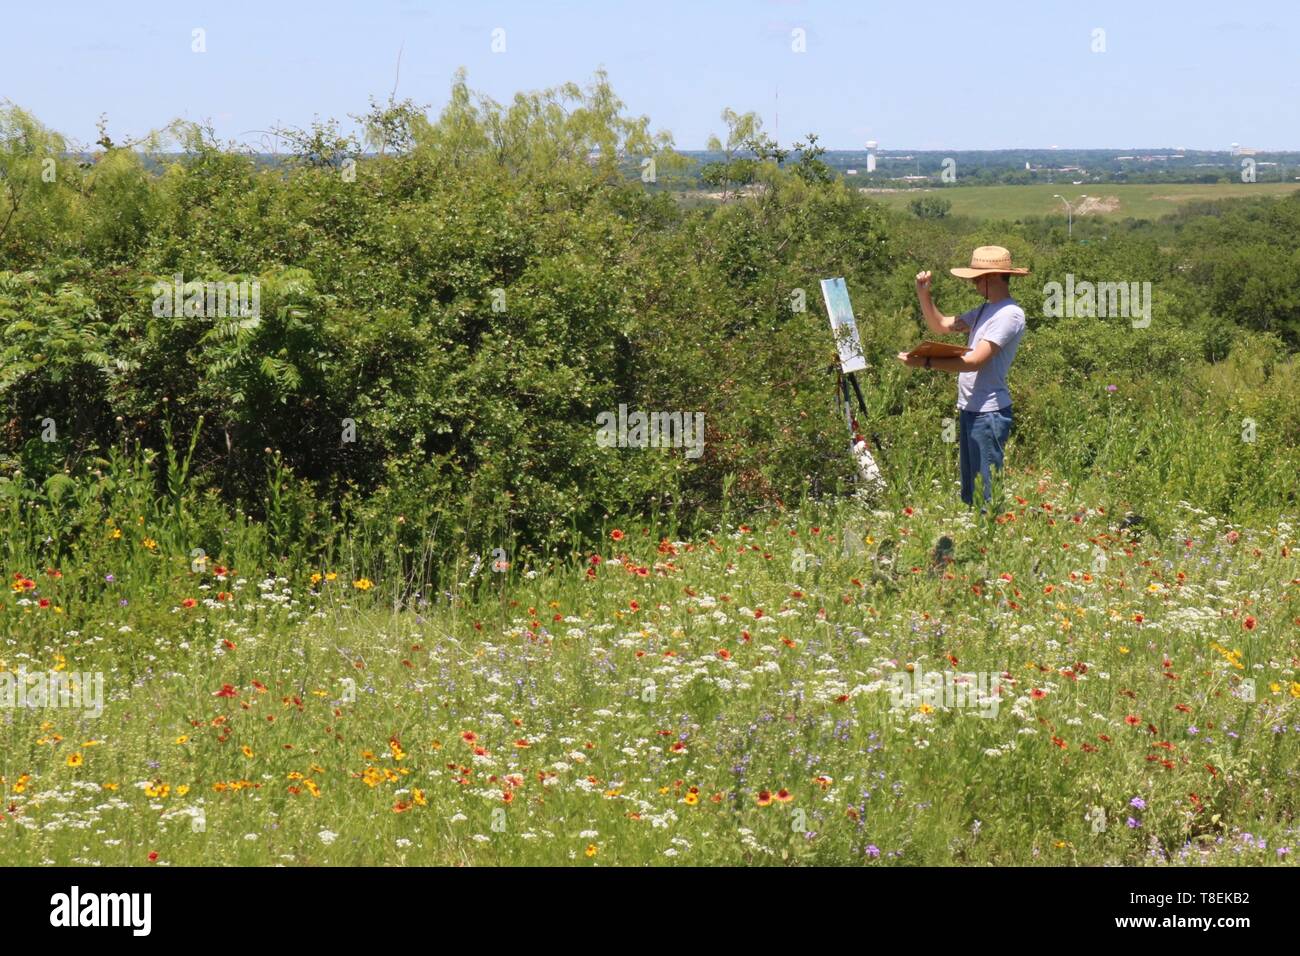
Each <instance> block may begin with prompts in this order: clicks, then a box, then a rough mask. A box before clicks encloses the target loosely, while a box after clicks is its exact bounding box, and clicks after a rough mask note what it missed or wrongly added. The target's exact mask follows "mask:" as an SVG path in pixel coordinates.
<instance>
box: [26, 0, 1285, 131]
mask: <svg viewBox="0 0 1300 956" xmlns="http://www.w3.org/2000/svg"><path fill="white" fill-rule="evenodd" d="M196 28H202V29H203V30H204V31H205V39H206V46H207V52H206V53H202V54H199V53H194V52H192V50H191V46H192V31H193V30H194V29H196ZM494 28H501V29H503V30H504V31H505V34H504V36H505V46H506V49H505V52H502V53H494V52H493V51H492V31H493V29H494ZM1098 28H1100V29H1102V30H1104V31H1105V36H1104V42H1105V51H1104V52H1093V51H1092V47H1093V45H1094V43H1095V41H1094V34H1093V31H1094V30H1095V29H1098ZM796 29H798V30H802V31H804V36H805V38H806V41H805V42H806V52H802V53H799V52H795V51H794V50H793V49H792V44H793V43H794V36H793V33H792V31H795V30H796ZM399 48H401V49H402V50H403V53H402V60H401V80H400V85H399V86H398V95H399V96H409V97H412V98H413V99H415V100H416V101H417V102H420V103H427V104H429V105H430V106H431V107H432V108H433V111H434V112H435V113H436V111H437V110H438V109H439V108H440V107H441V106H442V105H443V104H444V103H445V102H446V99H447V91H448V88H449V85H450V82H451V78H452V75H453V73H454V71H455V70H456V68H457V67H460V66H464V67H465V68H466V69H467V70H468V74H469V83H470V85H471V86H472V87H473V88H475V89H477V90H480V91H482V92H485V93H487V94H489V95H490V96H492V97H494V98H495V99H497V100H498V101H504V100H508V99H509V98H510V97H511V96H512V95H513V94H514V92H515V91H517V90H526V89H539V88H542V87H546V86H552V85H555V84H558V83H561V82H565V81H571V80H572V81H578V82H586V81H587V80H589V79H590V77H591V75H592V72H593V71H594V70H595V69H596V68H597V67H599V66H604V67H605V68H606V69H607V70H608V72H609V75H610V79H611V82H612V84H613V86H614V89H615V91H616V92H617V93H618V95H619V96H620V97H621V98H622V99H623V100H624V102H625V103H626V104H627V106H628V109H629V110H630V111H631V112H634V113H637V114H642V113H643V114H646V115H648V116H649V117H650V118H651V126H652V128H656V129H660V128H662V129H667V130H669V131H670V132H671V133H672V134H673V136H674V139H675V141H676V145H677V146H678V148H680V149H697V148H702V147H703V146H704V144H705V141H706V140H707V138H708V136H709V135H710V134H711V133H721V132H722V131H723V130H722V123H721V121H720V119H719V114H720V113H721V111H722V109H723V107H725V106H730V107H732V108H733V109H736V110H738V111H744V110H754V111H756V112H758V113H759V114H760V115H761V116H762V117H763V120H764V125H765V128H766V129H767V130H768V132H769V133H771V132H774V131H776V129H777V113H778V109H777V104H778V103H779V138H780V140H781V141H782V142H783V143H786V144H788V143H789V142H791V141H792V140H794V139H797V138H800V137H802V135H803V134H805V133H807V132H809V131H812V132H816V133H818V134H819V136H820V137H821V140H822V142H823V144H824V145H827V146H829V147H830V148H832V149H850V148H860V147H861V145H862V143H863V142H864V141H865V140H867V139H876V140H878V141H880V143H881V145H882V146H883V147H885V148H912V149H992V148H999V147H1008V148H1010V147H1042V146H1051V145H1059V146H1065V147H1104V148H1117V149H1124V148H1129V147H1138V146H1145V147H1159V146H1175V147H1176V146H1185V147H1187V148H1191V149H1197V148H1201V149H1226V148H1228V146H1229V145H1230V144H1231V143H1233V142H1239V143H1242V144H1243V145H1248V146H1255V147H1259V148H1262V149H1287V148H1289V149H1297V148H1300V71H1297V70H1296V69H1295V64H1296V63H1297V61H1298V60H1300V56H1298V55H1297V54H1298V53H1300V5H1297V4H1294V3H1289V2H1282V0H1273V2H1264V3H1223V2H1208V0H1126V2H1111V0H1088V2H1086V3H1077V2H1061V0H986V2H982V3H981V2H971V0H965V2H950V0H922V2H916V0H892V2H889V3H877V2H874V0H868V2H856V3H855V2H847V0H749V2H741V0H694V2H679V0H644V2H623V0H606V2H596V0H528V2H507V0H461V2H444V0H365V2H355V3H353V2H341V0H315V2H310V3H308V2H299V0H283V2H281V0H263V2H256V3H254V2H247V0H222V2H206V0H205V2H186V0H134V2H133V0H120V2H117V3H106V2H104V0H98V2H83V0H61V2H58V3H40V2H23V3H15V4H7V5H6V9H5V11H4V24H3V28H2V29H0V97H7V98H8V99H10V100H12V101H13V102H15V103H17V104H18V105H20V106H22V107H25V108H27V109H29V110H31V111H33V112H34V113H35V114H36V115H37V116H38V117H39V118H40V119H41V120H42V121H43V122H45V123H46V124H47V125H49V126H52V127H54V128H55V129H57V130H59V131H60V132H62V133H64V134H65V135H68V136H71V137H74V138H75V139H77V140H79V141H81V142H82V143H90V142H92V141H93V140H94V139H95V122H96V120H97V119H98V117H99V115H100V114H101V113H107V114H108V119H109V131H110V133H111V134H112V135H113V136H114V138H116V139H118V140H121V139H123V138H126V137H130V136H135V135H139V134H141V133H143V132H145V131H146V130H148V129H150V128H154V127H158V126H162V125H164V124H165V123H166V122H167V121H168V120H170V119H172V118H174V117H184V118H188V119H194V120H210V121H211V122H212V123H213V125H214V126H215V128H216V130H217V132H218V134H219V135H220V136H221V137H222V138H226V139H229V138H237V139H241V140H244V141H248V142H253V141H255V140H257V139H258V138H259V137H258V136H257V134H255V133H253V132H251V131H254V130H265V129H268V128H270V127H271V126H273V125H275V124H277V123H279V124H283V125H290V126H305V125H306V124H307V123H309V122H310V121H311V120H312V118H313V117H314V116H321V117H325V116H334V117H337V118H339V119H344V118H345V117H346V114H348V113H357V112H361V111H363V110H364V109H365V107H366V104H367V101H368V98H369V96H370V95H371V94H375V95H378V96H380V97H384V96H386V95H387V94H388V92H389V91H390V90H391V89H392V87H393V82H394V72H395V67H396V64H397V55H398V50H399ZM778 94H779V98H778Z"/></svg>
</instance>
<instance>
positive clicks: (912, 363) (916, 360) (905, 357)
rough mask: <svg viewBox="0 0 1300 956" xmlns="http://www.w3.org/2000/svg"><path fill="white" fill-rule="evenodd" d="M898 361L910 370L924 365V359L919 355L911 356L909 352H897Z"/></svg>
mask: <svg viewBox="0 0 1300 956" xmlns="http://www.w3.org/2000/svg"><path fill="white" fill-rule="evenodd" d="M898 360H899V361H900V362H902V363H903V364H904V365H907V366H909V367H911V368H920V367H921V366H923V365H924V364H925V359H923V358H921V356H919V355H913V354H912V353H911V352H899V353H898Z"/></svg>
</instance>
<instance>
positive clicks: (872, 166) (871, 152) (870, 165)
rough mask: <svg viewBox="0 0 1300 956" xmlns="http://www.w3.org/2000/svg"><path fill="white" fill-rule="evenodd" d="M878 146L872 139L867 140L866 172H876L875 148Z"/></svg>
mask: <svg viewBox="0 0 1300 956" xmlns="http://www.w3.org/2000/svg"><path fill="white" fill-rule="evenodd" d="M878 145H880V144H879V143H877V142H876V141H875V140H874V139H869V140H867V172H868V173H874V172H875V171H876V147H877V146H878Z"/></svg>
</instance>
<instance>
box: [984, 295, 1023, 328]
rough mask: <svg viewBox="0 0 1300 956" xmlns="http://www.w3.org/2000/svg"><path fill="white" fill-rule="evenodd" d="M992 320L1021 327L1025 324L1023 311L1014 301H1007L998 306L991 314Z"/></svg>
mask: <svg viewBox="0 0 1300 956" xmlns="http://www.w3.org/2000/svg"><path fill="white" fill-rule="evenodd" d="M992 318H993V319H994V320H995V321H997V322H1005V323H1007V324H1009V325H1017V326H1023V325H1024V324H1025V310H1024V309H1023V308H1022V307H1021V305H1020V303H1019V302H1017V301H1016V300H1015V299H1007V300H1005V301H1003V302H1001V303H1000V304H999V305H998V307H997V309H996V310H995V311H994V312H993V315H992Z"/></svg>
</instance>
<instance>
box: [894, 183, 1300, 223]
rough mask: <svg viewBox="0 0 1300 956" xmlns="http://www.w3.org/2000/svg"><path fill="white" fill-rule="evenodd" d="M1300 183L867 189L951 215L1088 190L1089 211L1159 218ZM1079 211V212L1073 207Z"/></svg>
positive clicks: (997, 214)
mask: <svg viewBox="0 0 1300 956" xmlns="http://www.w3.org/2000/svg"><path fill="white" fill-rule="evenodd" d="M1297 189H1300V183H1252V184H1249V185H1247V184H1245V183H1240V184H1236V183H1228V184H1224V183H1213V184H1209V185H1191V184H1178V185H1156V184H1147V183H1142V184H1132V185H1094V186H1092V187H1088V186H1061V185H1059V184H1056V185H1034V186H970V187H952V188H948V189H906V190H901V189H900V190H890V191H882V192H872V193H869V195H870V196H871V198H872V199H878V200H880V201H881V202H883V203H885V204H886V205H889V206H893V207H894V208H896V209H902V210H906V209H907V206H908V203H910V202H911V201H912V200H913V199H915V198H917V197H918V196H942V197H943V198H945V199H948V200H950V201H951V202H952V213H951V214H952V215H954V216H972V217H974V218H976V219H1022V218H1024V217H1026V216H1044V215H1053V214H1058V213H1059V214H1060V215H1061V217H1062V218H1064V216H1065V207H1064V206H1063V205H1061V201H1060V200H1059V199H1054V198H1053V193H1060V194H1061V195H1062V196H1064V197H1065V198H1066V199H1068V200H1069V201H1070V203H1071V205H1074V206H1076V209H1077V208H1078V205H1079V204H1078V202H1077V200H1078V198H1079V196H1080V195H1084V194H1086V195H1088V196H1089V197H1091V198H1092V199H1096V200H1098V201H1099V202H1098V203H1092V202H1091V201H1089V200H1085V203H1086V204H1087V206H1088V209H1087V211H1086V212H1085V213H1084V215H1086V216H1100V217H1102V218H1105V219H1124V218H1128V217H1130V216H1132V217H1133V218H1135V219H1158V218H1159V217H1160V216H1163V215H1166V214H1168V213H1171V212H1173V211H1175V210H1176V209H1177V208H1178V207H1179V206H1180V205H1182V204H1184V203H1187V202H1191V201H1193V200H1197V199H1231V198H1237V199H1241V198H1245V197H1248V196H1280V195H1285V194H1287V193H1291V192H1295V191H1296V190H1297ZM1075 215H1076V216H1078V215H1079V213H1078V212H1076V213H1075Z"/></svg>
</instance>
